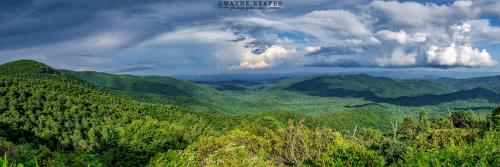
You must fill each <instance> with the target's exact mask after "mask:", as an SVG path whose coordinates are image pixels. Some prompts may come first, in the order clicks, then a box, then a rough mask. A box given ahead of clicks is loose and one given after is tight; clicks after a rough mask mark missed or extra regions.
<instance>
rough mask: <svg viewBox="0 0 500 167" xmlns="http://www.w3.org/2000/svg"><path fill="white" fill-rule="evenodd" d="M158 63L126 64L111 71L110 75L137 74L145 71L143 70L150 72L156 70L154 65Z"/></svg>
mask: <svg viewBox="0 0 500 167" xmlns="http://www.w3.org/2000/svg"><path fill="white" fill-rule="evenodd" d="M157 64H158V63H154V62H142V63H137V64H127V65H124V66H123V67H121V68H119V69H117V70H114V71H111V72H112V73H129V72H137V71H145V70H152V69H155V68H156V65H157Z"/></svg>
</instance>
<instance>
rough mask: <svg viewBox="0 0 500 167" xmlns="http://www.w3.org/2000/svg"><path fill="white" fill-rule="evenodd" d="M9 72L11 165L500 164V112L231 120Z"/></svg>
mask: <svg viewBox="0 0 500 167" xmlns="http://www.w3.org/2000/svg"><path fill="white" fill-rule="evenodd" d="M18 66H23V67H18ZM0 69H1V70H4V71H2V72H0V154H2V155H3V156H2V158H1V159H0V164H1V165H3V166H17V165H18V164H19V165H21V164H22V165H24V166H391V165H392V166H464V165H465V166H476V165H477V166H495V165H498V164H500V162H499V161H500V147H499V144H500V137H499V135H500V108H497V109H494V110H493V111H492V112H491V113H489V114H488V115H487V116H483V115H477V114H475V113H474V112H470V111H455V112H451V113H449V114H439V115H434V116H433V115H429V114H428V113H427V112H426V111H425V110H415V111H413V112H414V113H415V116H411V115H409V117H407V118H405V119H399V118H398V117H396V118H394V119H385V118H387V117H391V116H390V114H391V113H390V112H377V111H373V110H357V109H356V110H352V111H345V112H333V113H329V114H327V115H320V116H318V115H307V114H298V113H295V112H287V111H274V112H257V113H253V114H239V115H225V114H220V113H207V112H199V111H196V110H193V109H191V108H185V107H183V106H177V105H170V104H158V103H145V102H139V101H135V100H131V99H130V98H123V97H122V96H120V92H119V93H117V92H115V91H116V90H111V91H109V90H104V89H102V88H100V87H95V86H93V85H91V84H88V83H86V82H84V81H82V80H79V79H77V78H74V77H72V76H69V75H66V72H63V73H61V72H59V71H56V70H54V69H52V68H50V67H48V66H45V65H43V64H38V63H36V62H32V61H19V62H15V63H14V64H7V66H5V65H3V66H0ZM125 78H128V76H125ZM145 80H149V79H145ZM129 83H135V81H133V82H132V81H131V82H129ZM140 83H142V82H140ZM132 85H133V84H132ZM126 88H127V89H128V88H129V87H128V86H126ZM130 88H133V87H130ZM139 90H144V89H142V88H141V89H139ZM148 90H154V89H149V88H148ZM128 91H132V92H133V90H128ZM121 93H123V92H121ZM153 93H155V92H153ZM125 97H126V96H125ZM183 105H185V104H183ZM400 120H402V121H400ZM340 129H343V131H340ZM346 129H347V130H346ZM22 165H21V166H22Z"/></svg>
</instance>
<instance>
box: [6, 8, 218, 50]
mask: <svg viewBox="0 0 500 167" xmlns="http://www.w3.org/2000/svg"><path fill="white" fill-rule="evenodd" d="M183 3H187V1H166V0H148V1H138V0H120V1H100V0H80V1H68V0H31V1H1V2H0V23H1V24H0V37H1V38H0V50H6V49H18V48H27V47H33V46H38V45H45V44H50V43H53V42H60V41H65V40H68V39H75V38H80V37H86V36H90V35H93V34H96V33H100V32H103V31H113V30H114V29H121V30H127V31H132V32H134V35H136V38H137V39H136V40H139V41H140V40H143V39H146V38H149V37H151V36H153V35H156V34H157V33H159V32H164V31H168V30H172V29H173V27H174V25H175V24H177V23H178V24H180V22H182V21H185V22H188V21H192V19H194V18H196V17H195V16H190V15H188V16H187V17H188V18H186V17H183V16H181V15H179V16H177V17H176V16H173V15H166V14H165V15H164V16H163V15H162V13H161V12H164V11H155V10H154V9H153V8H152V7H154V6H155V5H162V4H163V5H164V4H172V5H174V6H175V5H177V4H180V5H181V4H183ZM192 3H204V2H202V1H192ZM165 10H167V9H165ZM155 12H156V13H155ZM158 12H159V13H158ZM194 13H196V12H194ZM200 17H212V16H210V15H203V16H200ZM116 20H118V21H116ZM115 24H117V25H115Z"/></svg>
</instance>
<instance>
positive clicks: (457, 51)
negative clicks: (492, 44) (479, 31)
mask: <svg viewBox="0 0 500 167" xmlns="http://www.w3.org/2000/svg"><path fill="white" fill-rule="evenodd" d="M450 29H451V33H452V34H451V39H450V41H449V43H448V44H447V45H444V46H443V45H441V46H439V45H435V44H431V45H429V47H428V48H427V51H426V53H425V55H426V62H427V63H429V64H431V65H438V66H465V67H483V66H493V65H495V64H496V62H495V61H494V60H493V59H491V57H490V54H489V53H488V52H487V51H486V50H484V49H483V50H481V51H480V50H479V49H478V48H473V47H472V44H471V43H472V42H471V40H470V38H469V36H468V33H469V32H470V31H471V25H470V24H468V23H464V24H461V25H454V26H452V27H450Z"/></svg>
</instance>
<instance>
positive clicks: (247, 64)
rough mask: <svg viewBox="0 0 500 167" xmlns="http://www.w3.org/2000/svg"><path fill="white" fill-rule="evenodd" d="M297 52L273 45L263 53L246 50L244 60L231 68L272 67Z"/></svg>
mask: <svg viewBox="0 0 500 167" xmlns="http://www.w3.org/2000/svg"><path fill="white" fill-rule="evenodd" d="M295 52H296V51H295V50H290V49H288V50H287V49H285V48H284V47H282V46H272V47H270V48H268V49H266V51H265V52H263V53H261V54H254V53H252V52H246V53H244V55H243V57H242V62H241V63H240V64H238V65H233V66H231V67H230V69H233V70H241V69H262V68H268V67H272V66H275V65H277V64H278V62H280V61H281V60H284V59H290V58H291V57H292V56H293V55H294V54H295Z"/></svg>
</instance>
